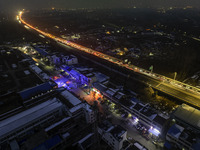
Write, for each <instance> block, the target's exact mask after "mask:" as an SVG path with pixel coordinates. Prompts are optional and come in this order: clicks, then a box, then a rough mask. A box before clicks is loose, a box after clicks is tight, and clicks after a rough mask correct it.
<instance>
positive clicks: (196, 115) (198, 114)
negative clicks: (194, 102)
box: [173, 104, 200, 130]
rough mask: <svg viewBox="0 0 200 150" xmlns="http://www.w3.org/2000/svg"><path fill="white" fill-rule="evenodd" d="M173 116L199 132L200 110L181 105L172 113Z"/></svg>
mask: <svg viewBox="0 0 200 150" xmlns="http://www.w3.org/2000/svg"><path fill="white" fill-rule="evenodd" d="M173 116H174V117H175V118H177V119H179V120H181V121H183V122H185V123H187V124H189V125H191V126H193V127H194V128H196V129H198V130H200V110H198V109H195V108H193V107H191V106H188V105H186V104H182V105H180V106H179V107H178V108H177V109H176V110H175V111H174V113H173Z"/></svg>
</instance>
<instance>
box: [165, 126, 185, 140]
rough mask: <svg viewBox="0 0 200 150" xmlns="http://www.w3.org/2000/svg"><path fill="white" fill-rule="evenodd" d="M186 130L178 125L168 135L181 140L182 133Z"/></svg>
mask: <svg viewBox="0 0 200 150" xmlns="http://www.w3.org/2000/svg"><path fill="white" fill-rule="evenodd" d="M183 130H184V128H183V127H181V126H180V125H178V124H174V125H173V126H171V128H170V129H169V130H168V132H167V134H169V135H171V136H172V137H175V138H177V139H178V138H179V137H180V135H181V133H182V132H183Z"/></svg>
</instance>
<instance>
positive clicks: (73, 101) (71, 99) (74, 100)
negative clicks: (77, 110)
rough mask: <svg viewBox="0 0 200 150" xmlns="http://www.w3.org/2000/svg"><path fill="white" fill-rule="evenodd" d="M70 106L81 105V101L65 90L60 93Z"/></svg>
mask: <svg viewBox="0 0 200 150" xmlns="http://www.w3.org/2000/svg"><path fill="white" fill-rule="evenodd" d="M60 94H61V95H62V96H63V97H64V98H65V99H66V100H67V101H68V102H70V104H72V105H73V107H74V106H76V105H78V104H80V103H81V101H80V100H79V99H78V98H77V97H75V96H74V95H73V94H71V93H70V92H68V91H67V90H65V91H63V92H61V93H60Z"/></svg>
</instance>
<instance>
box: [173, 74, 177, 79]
mask: <svg viewBox="0 0 200 150" xmlns="http://www.w3.org/2000/svg"><path fill="white" fill-rule="evenodd" d="M176 75H177V72H174V80H176Z"/></svg>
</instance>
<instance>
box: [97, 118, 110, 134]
mask: <svg viewBox="0 0 200 150" xmlns="http://www.w3.org/2000/svg"><path fill="white" fill-rule="evenodd" d="M98 127H99V128H101V129H102V130H104V131H106V132H107V131H109V130H110V129H112V128H114V126H113V125H112V124H111V123H110V122H109V121H107V120H104V121H103V122H102V123H100V124H99V125H98Z"/></svg>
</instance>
